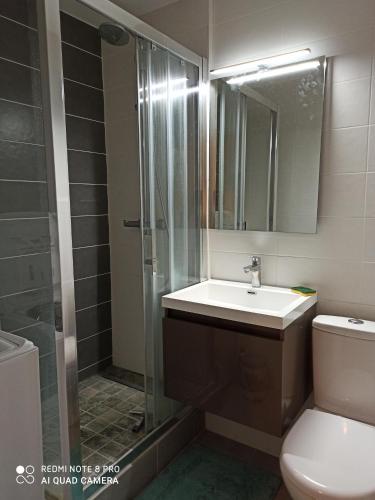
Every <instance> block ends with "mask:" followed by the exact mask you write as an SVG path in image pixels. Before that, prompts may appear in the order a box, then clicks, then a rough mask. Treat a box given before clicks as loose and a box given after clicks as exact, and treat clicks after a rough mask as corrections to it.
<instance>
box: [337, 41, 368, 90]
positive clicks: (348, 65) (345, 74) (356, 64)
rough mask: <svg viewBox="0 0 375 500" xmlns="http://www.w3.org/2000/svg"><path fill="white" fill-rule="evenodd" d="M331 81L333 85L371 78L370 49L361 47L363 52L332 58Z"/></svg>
mask: <svg viewBox="0 0 375 500" xmlns="http://www.w3.org/2000/svg"><path fill="white" fill-rule="evenodd" d="M332 63H333V64H332V81H333V82H334V83H338V82H344V81H346V80H352V79H353V75H355V78H365V77H370V76H371V70H372V50H371V47H369V46H367V47H363V50H360V51H358V52H354V53H345V54H340V55H338V56H335V57H333V61H332Z"/></svg>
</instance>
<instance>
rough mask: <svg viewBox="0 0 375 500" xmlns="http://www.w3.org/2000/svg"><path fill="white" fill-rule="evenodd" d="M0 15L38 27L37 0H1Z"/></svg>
mask: <svg viewBox="0 0 375 500" xmlns="http://www.w3.org/2000/svg"><path fill="white" fill-rule="evenodd" d="M0 15H1V16H5V17H9V19H13V20H14V21H18V22H19V23H22V24H26V25H27V26H31V27H33V28H36V26H37V14H36V1H35V0H1V2H0Z"/></svg>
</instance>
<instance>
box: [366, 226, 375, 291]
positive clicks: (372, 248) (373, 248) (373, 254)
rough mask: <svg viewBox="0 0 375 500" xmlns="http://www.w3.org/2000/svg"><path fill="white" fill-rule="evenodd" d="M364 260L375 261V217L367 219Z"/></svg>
mask: <svg viewBox="0 0 375 500" xmlns="http://www.w3.org/2000/svg"><path fill="white" fill-rule="evenodd" d="M364 260H365V261H366V262H375V219H365V253H364ZM374 293H375V291H374Z"/></svg>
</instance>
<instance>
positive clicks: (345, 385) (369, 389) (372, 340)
mask: <svg viewBox="0 0 375 500" xmlns="http://www.w3.org/2000/svg"><path fill="white" fill-rule="evenodd" d="M313 367H314V396H315V404H316V405H317V406H318V407H319V408H322V409H325V410H328V411H330V412H333V413H337V414H339V415H342V416H345V417H348V418H352V419H354V420H361V421H363V422H368V423H370V424H373V425H375V322H373V321H362V320H355V319H351V318H345V317H342V316H317V317H316V318H315V319H314V320H313Z"/></svg>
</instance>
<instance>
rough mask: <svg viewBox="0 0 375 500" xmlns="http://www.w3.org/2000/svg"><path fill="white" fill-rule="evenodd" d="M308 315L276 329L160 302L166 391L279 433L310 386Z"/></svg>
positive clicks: (202, 406)
mask: <svg viewBox="0 0 375 500" xmlns="http://www.w3.org/2000/svg"><path fill="white" fill-rule="evenodd" d="M314 316H315V306H314V307H311V308H310V309H308V310H307V311H306V312H305V313H304V314H303V315H302V316H300V317H299V318H298V319H297V320H295V321H294V322H293V323H291V324H290V325H289V326H288V327H287V328H286V329H285V330H277V329H273V328H266V327H260V326H254V325H249V324H245V323H237V322H234V321H229V320H223V319H219V318H214V317H209V316H203V315H198V314H191V313H188V312H183V311H178V310H175V309H166V314H165V318H164V320H163V333H164V336H163V343H164V374H165V393H166V396H168V397H170V398H172V399H175V400H178V401H182V402H183V403H185V404H188V405H191V406H193V407H196V408H200V409H202V410H204V411H206V412H209V413H213V414H215V415H219V416H221V417H224V418H226V419H229V420H232V421H235V422H238V423H240V424H243V425H246V426H249V427H252V428H254V429H258V430H260V431H263V432H266V433H268V434H272V435H275V436H282V435H283V434H284V432H285V430H286V429H287V428H288V426H289V425H290V423H291V421H292V420H293V418H294V417H295V416H296V414H297V413H298V412H299V410H300V409H301V407H302V405H303V403H304V402H305V400H306V398H307V397H308V396H309V394H310V392H311V390H312V361H311V324H312V319H313V317H314Z"/></svg>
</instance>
